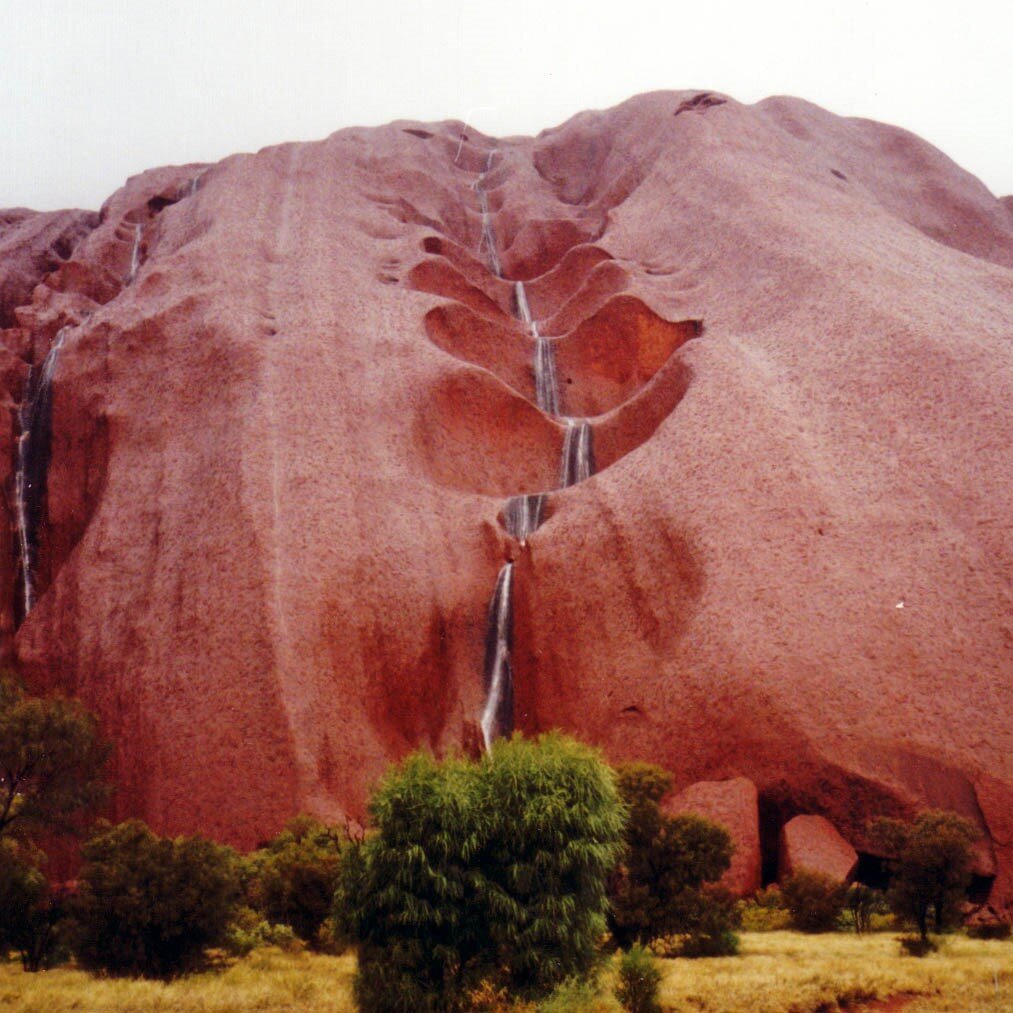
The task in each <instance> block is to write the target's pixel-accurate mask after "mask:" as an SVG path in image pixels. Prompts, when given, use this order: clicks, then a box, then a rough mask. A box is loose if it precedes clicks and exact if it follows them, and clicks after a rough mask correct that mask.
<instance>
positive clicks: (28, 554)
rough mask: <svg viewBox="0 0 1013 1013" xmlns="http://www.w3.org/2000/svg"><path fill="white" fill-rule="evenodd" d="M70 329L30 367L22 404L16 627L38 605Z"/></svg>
mask: <svg viewBox="0 0 1013 1013" xmlns="http://www.w3.org/2000/svg"><path fill="white" fill-rule="evenodd" d="M68 329H69V328H67V327H63V328H61V329H60V331H59V332H57V335H56V338H55V340H54V341H53V345H52V347H51V348H50V350H49V353H48V354H47V355H46V358H45V359H44V360H43V363H42V366H41V367H40V368H39V369H38V370H36V368H35V367H34V366H32V367H30V368H29V370H28V378H27V380H26V383H25V392H24V396H23V398H22V401H21V405H20V407H19V408H18V426H19V429H20V432H19V433H18V441H17V464H16V467H15V471H14V497H15V510H14V514H15V523H16V526H17V553H18V560H17V568H16V574H17V576H16V580H17V588H16V591H17V594H16V595H15V603H16V604H15V616H14V621H15V625H16V626H20V625H21V623H23V622H24V621H25V619H26V618H27V617H28V614H29V613H30V612H31V611H32V608H33V607H34V606H35V563H36V558H35V557H36V553H37V550H38V537H39V525H40V524H41V522H42V510H43V506H44V500H45V494H46V473H47V471H48V469H49V454H50V444H51V438H52V432H51V427H50V423H51V413H52V390H53V374H54V373H55V372H56V363H57V359H58V358H59V355H60V349H61V348H62V347H63V343H64V341H65V340H66V336H67V331H68Z"/></svg>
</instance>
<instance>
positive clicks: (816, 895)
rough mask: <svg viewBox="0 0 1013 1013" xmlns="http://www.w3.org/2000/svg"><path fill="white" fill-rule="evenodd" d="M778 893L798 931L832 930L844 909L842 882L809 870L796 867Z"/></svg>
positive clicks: (844, 894)
mask: <svg viewBox="0 0 1013 1013" xmlns="http://www.w3.org/2000/svg"><path fill="white" fill-rule="evenodd" d="M781 892H782V893H783V894H784V902H785V904H786V905H787V907H788V911H789V913H790V915H791V923H792V925H793V926H794V927H795V928H796V929H798V930H799V931H800V932H833V931H834V929H836V928H837V922H838V920H839V919H840V917H841V912H842V911H843V910H844V903H845V900H846V898H847V894H848V886H847V884H846V883H840V882H838V881H837V880H836V879H834V878H833V877H832V876H828V875H826V874H825V873H822V872H816V871H814V870H812V869H799V870H798V872H796V873H795V874H794V875H792V876H790V877H789V878H788V879H787V881H786V882H785V883H784V885H783V887H782V890H781Z"/></svg>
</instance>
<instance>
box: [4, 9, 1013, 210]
mask: <svg viewBox="0 0 1013 1013" xmlns="http://www.w3.org/2000/svg"><path fill="white" fill-rule="evenodd" d="M656 88H675V89H677V88H700V89H703V88H707V89H712V90H715V91H722V92H726V93H728V94H730V95H732V96H733V97H734V98H737V99H739V100H740V101H743V102H755V101H758V100H759V99H761V98H764V97H766V96H767V95H776V94H790V95H797V96H800V97H802V98H806V99H809V100H810V101H812V102H815V103H817V104H818V105H822V106H824V107H826V108H828V109H830V110H832V111H833V112H836V113H840V114H842V115H850V116H867V117H871V118H873V119H878V120H883V121H886V122H889V123H896V124H898V125H900V126H903V127H906V128H908V129H909V130H913V131H914V132H915V133H917V134H920V135H921V136H922V137H924V138H925V139H926V140H928V141H931V142H932V143H933V144H935V145H936V146H937V147H940V148H942V149H943V151H945V152H946V153H947V154H948V155H950V156H951V157H952V158H954V159H955V160H956V161H957V162H958V163H960V164H961V165H962V166H963V167H964V168H966V169H968V170H970V171H971V172H973V173H974V174H975V175H976V176H978V177H979V178H981V179H982V180H983V181H984V182H985V184H986V185H987V186H988V187H989V189H991V190H992V192H993V193H995V194H996V195H1003V194H1009V193H1013V116H1011V113H1010V106H1011V99H1013V3H1011V2H1010V0H1006V2H1004V3H1000V2H988V0H959V2H948V3H945V4H943V3H939V2H936V0H923V2H921V3H916V2H910V0H893V2H892V0H879V2H873V0H836V2H833V3H827V2H823V0H811V2H808V3H807V2H798V0H754V2H751V3H744V2H741V0H740V2H734V3H733V2H729V0H669V2H667V3H666V2H647V0H612V2H610V3H607V4H605V3H599V2H596V0H541V2H535V0H513V2H511V0H497V2H491V0H472V2H471V3H466V2H463V0H428V2H426V0H420V2H416V3H410V2H403V0H400V2H399V0H371V2H370V0H358V2H355V3H348V2H343V0H292V2H290V3H288V4H283V3H278V2H271V3H266V2H263V0H245V2H230V0H178V2H168V0H163V2H160V3H153V2H151V0H148V2H146V0H133V2H130V3H126V2H122V0H0V152H2V157H0V207H12V206H19V205H25V206H28V207H35V208H39V209H44V210H48V209H52V208H58V207H68V206H78V207H91V208H97V207H98V206H99V204H100V203H101V202H102V201H103V200H104V199H105V198H106V197H107V196H108V195H109V194H110V193H112V192H113V190H115V189H116V188H118V187H119V186H120V185H121V184H122V183H123V181H124V180H125V179H126V177H127V176H129V175H132V174H134V173H136V172H140V171H141V170H143V169H147V168H151V167H153V166H157V165H164V164H169V163H182V162H191V161H216V160H218V159H220V158H222V157H224V156H225V155H228V154H231V153H232V152H235V151H251V150H256V149H257V148H260V147H263V146H265V145H268V144H276V143H280V142H282V141H288V140H310V139H315V138H320V137H324V136H326V135H327V134H329V133H331V132H332V131H334V130H337V129H339V128H341V127H344V126H351V125H361V124H366V125H370V124H380V123H385V122H388V121H390V120H392V119H399V118H406V119H407V118H414V119H420V120H440V119H450V118H461V119H467V120H468V121H469V122H471V123H473V124H474V125H476V126H478V127H480V128H481V129H482V130H484V131H486V132H487V133H490V134H494V135H500V136H505V135H508V134H517V133H537V132H538V131H539V130H541V129H543V128H544V127H549V126H554V125H556V124H557V123H560V122H562V121H563V120H564V119H566V118H567V117H569V116H570V115H572V114H573V113H576V112H579V111H580V110H581V109H587V108H603V107H606V106H610V105H614V104H615V103H617V102H621V101H622V100H623V99H626V98H629V97H630V96H631V95H634V94H636V93H637V92H641V91H648V90H652V89H656Z"/></svg>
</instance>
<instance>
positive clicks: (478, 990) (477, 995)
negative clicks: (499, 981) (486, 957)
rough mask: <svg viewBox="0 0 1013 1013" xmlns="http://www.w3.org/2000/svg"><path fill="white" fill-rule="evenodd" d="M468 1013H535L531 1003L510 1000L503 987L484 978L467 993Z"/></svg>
mask: <svg viewBox="0 0 1013 1013" xmlns="http://www.w3.org/2000/svg"><path fill="white" fill-rule="evenodd" d="M467 1009H468V1013H535V1006H534V1005H532V1004H531V1003H524V1002H519V1001H517V1000H515V999H513V998H511V996H510V994H509V993H508V992H507V989H506V987H505V986H503V985H496V984H494V983H493V982H491V981H489V979H488V978H484V979H483V980H482V981H480V982H479V983H478V985H476V986H475V988H473V989H472V990H471V991H470V992H469V993H468V999H467Z"/></svg>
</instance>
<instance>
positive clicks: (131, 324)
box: [0, 92, 1013, 906]
mask: <svg viewBox="0 0 1013 1013" xmlns="http://www.w3.org/2000/svg"><path fill="white" fill-rule="evenodd" d="M1011 293H1013V212H1011V208H1010V202H1009V201H1008V200H1007V201H1000V200H997V199H996V198H994V197H993V196H992V195H991V194H989V192H988V191H987V190H986V189H985V187H984V186H982V184H981V183H979V182H978V181H977V180H976V179H974V178H973V177H972V176H970V175H969V174H967V173H966V172H964V171H963V170H962V169H960V168H959V167H958V166H956V165H955V164H954V163H953V162H952V161H950V160H949V159H948V158H946V156H944V155H943V154H942V153H940V152H939V151H937V150H936V149H934V148H932V147H931V146H930V145H928V144H926V143H925V142H923V141H921V140H920V139H918V138H917V137H915V136H913V135H911V134H909V133H907V132H905V131H903V130H900V129H898V128H895V127H890V126H885V125H883V124H879V123H875V122H871V121H864V120H854V119H843V118H840V117H837V116H834V115H831V114H830V113H827V112H825V111H823V110H821V109H819V108H817V107H815V106H812V105H810V104H807V103H805V102H803V101H800V100H797V99H787V98H774V99H767V100H765V101H763V102H760V103H758V104H757V105H753V106H746V105H742V104H740V103H738V102H736V101H734V100H732V99H730V98H727V97H725V96H720V95H716V94H712V93H698V92H659V93H653V94H649V95H642V96H639V97H637V98H634V99H631V100H630V101H628V102H626V103H624V104H622V105H620V106H617V107H616V108H614V109H611V110H608V111H604V112H585V113H581V114H580V115H578V116H575V117H574V118H573V119H571V120H569V121H568V122H567V123H565V124H563V125H562V126H560V127H558V128H555V129H551V130H546V131H544V132H542V133H541V134H539V135H538V136H537V137H535V138H523V137H513V138H506V139H495V138H491V137H487V136H484V135H482V134H481V133H479V132H477V131H476V130H474V129H472V128H471V127H467V126H465V125H463V124H461V123H459V122H446V123H440V124H420V123H414V122H397V123H393V124H390V125H389V126H385V127H379V128H374V129H365V128H361V129H360V128H354V129H348V130H342V131H339V132H338V133H336V134H334V135H332V136H331V137H329V138H327V139H326V140H323V141H320V142H317V143H304V144H285V145H281V146H278V147H273V148H268V149H265V150H263V151H260V152H258V153H256V154H244V155H235V156H233V157H230V158H227V159H225V160H224V161H222V162H220V163H218V164H215V165H210V166H205V165H199V166H197V165H189V166H181V167H167V168H161V169H154V170H151V171H149V172H146V173H143V174H142V175H140V176H137V177H134V178H132V179H131V180H129V181H128V182H127V184H126V186H124V187H123V188H122V189H121V190H119V191H117V192H116V193H115V194H114V195H113V196H112V197H110V198H109V200H108V201H107V202H106V203H105V205H104V206H103V207H102V209H101V211H100V212H99V213H97V214H94V213H89V212H79V211H67V212H54V213H45V214H43V213H34V212H29V211H25V210H23V209H18V210H14V211H8V212H0V328H3V329H2V330H0V339H2V352H0V354H2V377H3V385H2V390H3V396H4V397H5V399H6V408H7V410H8V414H9V419H10V424H9V426H7V427H5V428H4V431H3V434H2V437H0V439H2V446H0V467H2V468H3V469H4V476H3V477H4V480H5V489H6V492H7V496H6V500H5V508H6V510H7V513H8V520H9V525H8V527H7V528H5V529H4V537H5V538H6V539H7V544H6V545H5V546H3V549H2V551H0V589H2V595H0V609H2V611H0V635H2V637H3V641H4V646H5V650H6V652H7V653H8V655H14V656H16V658H17V660H18V661H19V663H20V664H21V666H22V668H23V670H24V671H25V672H26V674H27V675H28V677H29V678H30V680H31V681H32V682H33V683H34V684H35V685H36V686H39V687H46V686H58V687H60V688H63V689H65V690H68V691H71V692H74V693H76V694H79V695H80V696H81V697H82V698H83V699H84V700H85V701H86V703H87V704H88V705H89V706H91V707H92V708H93V709H94V710H96V712H97V713H98V714H99V715H100V716H101V719H102V721H103V723H104V725H105V728H106V730H107V732H108V734H109V735H110V736H111V737H112V738H113V739H114V740H115V741H116V744H117V751H116V759H115V774H116V780H117V784H118V793H117V796H116V803H115V806H116V812H115V814H114V815H116V816H117V817H124V816H127V815H140V816H143V817H144V818H146V819H147V820H149V821H150V822H151V823H152V824H153V825H154V826H155V827H156V828H157V829H158V830H160V831H163V832H174V833H176V832H186V831H201V832H204V833H209V834H213V835H215V836H217V837H219V838H222V839H226V840H229V841H231V842H233V843H235V844H238V845H240V846H251V845H253V844H255V843H256V842H257V841H259V840H262V839H264V838H265V837H267V836H268V835H270V834H271V833H273V832H274V831H275V830H277V828H278V827H279V825H280V824H281V823H282V822H283V821H284V820H285V819H286V818H287V817H288V816H290V815H291V814H292V813H294V812H296V811H298V810H309V811H313V812H315V813H317V814H319V815H321V816H324V817H326V818H329V819H335V820H340V819H348V820H353V821H354V820H361V819H362V818H363V815H364V806H365V801H366V799H367V797H368V793H369V790H370V786H371V785H372V784H373V783H374V782H375V780H376V779H377V778H378V777H379V776H380V775H381V774H382V772H383V770H384V769H385V767H386V765H387V764H388V763H389V762H390V761H392V760H394V759H397V758H398V757H400V756H402V755H404V754H405V753H406V752H408V751H409V750H411V749H414V748H416V747H418V746H426V747H430V748H432V749H434V750H437V751H446V750H450V749H455V748H463V749H465V750H473V749H476V748H479V747H480V744H481V741H482V737H483V735H484V736H486V737H488V736H489V735H490V734H496V733H502V732H504V731H508V730H509V729H510V728H517V729H520V730H522V731H524V732H526V733H534V732H537V731H539V730H544V729H549V728H556V727H558V728H562V729H564V730H566V731H567V732H570V733H573V734H575V735H577V736H579V737H581V738H583V739H586V740H589V741H592V742H594V743H597V744H599V745H600V746H601V747H602V748H603V749H604V750H605V752H606V753H607V755H608V756H609V757H610V758H612V759H614V760H622V759H640V760H649V761H653V762H656V763H659V764H661V765H663V766H664V767H666V768H667V769H668V770H670V771H671V772H672V773H673V775H674V785H675V791H674V792H673V800H672V807H673V809H674V810H679V809H691V810H693V811H702V812H705V813H707V812H714V813H718V814H720V815H721V817H722V818H723V819H724V820H725V821H726V822H727V823H728V824H729V825H730V826H732V828H733V830H734V831H735V835H736V839H737V841H738V844H739V857H738V859H737V862H738V864H737V867H736V870H735V876H736V885H737V887H738V888H739V889H740V891H742V892H744V891H747V890H749V889H753V888H755V886H756V885H757V884H758V883H759V882H761V880H762V879H770V878H772V877H773V876H774V875H776V870H777V867H778V864H779V859H780V860H781V862H782V864H783V859H784V856H779V854H778V851H779V847H780V848H781V849H782V850H783V848H784V846H785V845H784V838H785V835H784V834H783V833H782V831H783V829H784V827H785V826H786V825H787V824H788V823H789V822H790V821H792V820H793V819H794V818H795V817H799V816H807V817H822V818H823V820H825V821H828V822H829V824H830V826H829V827H828V829H827V831H826V834H827V835H831V836H832V835H833V834H834V833H836V834H837V835H839V836H840V838H841V839H842V840H843V842H845V845H844V846H847V845H850V846H851V847H853V848H854V849H855V851H856V853H857V855H858V866H857V867H858V869H859V874H861V870H862V869H863V868H867V867H869V866H870V863H874V862H875V855H874V854H873V853H872V852H871V851H870V848H871V845H870V843H869V841H868V838H867V832H866V823H867V821H868V820H869V819H870V818H871V817H872V816H875V815H878V814H889V815H911V814H913V813H914V812H916V811H917V810H918V809H919V808H921V807H925V806H937V807H946V808H951V809H954V810H956V811H958V812H960V813H962V814H964V815H966V816H967V817H969V818H970V819H972V820H974V821H975V823H976V824H977V825H978V826H979V827H980V828H981V831H982V837H981V840H980V841H979V843H978V845H977V852H976V881H975V889H976V891H977V892H978V894H979V895H980V896H981V897H982V898H984V897H986V896H988V895H989V894H990V895H991V901H992V903H993V904H994V905H998V906H1003V905H1008V904H1009V903H1010V902H1011V901H1013V741H1011V728H1013V720H1011V718H1013V707H1011V696H1013V688H1011V684H1013V608H1011V604H1013V603H1011V598H1013V583H1011V574H1013V527H1011V525H1013V474H1011V471H1013V464H1011V461H1013V454H1011V444H1013V414H1011V406H1013V295H1011ZM550 381H551V382H550ZM575 420H579V421H575ZM494 589H496V590H497V592H498V594H497V597H496V598H495V599H494ZM493 698H494V699H493ZM490 701H492V702H490ZM819 825H820V826H823V824H822V823H821V824H819ZM834 839H835V840H836V838H834ZM779 842H780V844H779ZM812 850H813V853H818V852H819V848H817V847H814V848H813V849H812ZM838 850H839V849H838Z"/></svg>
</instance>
